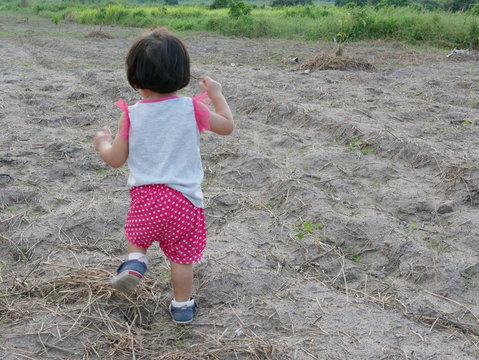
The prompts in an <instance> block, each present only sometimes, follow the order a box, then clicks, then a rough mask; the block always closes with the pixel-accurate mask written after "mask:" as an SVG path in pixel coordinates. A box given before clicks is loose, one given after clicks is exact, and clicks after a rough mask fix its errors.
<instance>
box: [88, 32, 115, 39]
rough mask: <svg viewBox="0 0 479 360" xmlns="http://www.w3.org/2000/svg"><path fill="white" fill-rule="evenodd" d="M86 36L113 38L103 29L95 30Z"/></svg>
mask: <svg viewBox="0 0 479 360" xmlns="http://www.w3.org/2000/svg"><path fill="white" fill-rule="evenodd" d="M85 37H86V38H95V39H113V36H111V35H110V34H108V33H107V32H104V31H102V30H95V31H92V32H90V33H88V34H87V35H85Z"/></svg>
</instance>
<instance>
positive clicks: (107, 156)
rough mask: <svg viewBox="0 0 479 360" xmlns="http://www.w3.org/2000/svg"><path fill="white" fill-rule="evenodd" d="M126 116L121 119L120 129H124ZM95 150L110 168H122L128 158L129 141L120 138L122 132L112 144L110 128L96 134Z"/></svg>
mask: <svg viewBox="0 0 479 360" xmlns="http://www.w3.org/2000/svg"><path fill="white" fill-rule="evenodd" d="M124 121H125V119H124V115H122V116H121V117H120V121H119V122H118V129H122V125H123V122H124ZM94 145H95V150H96V151H98V152H99V153H100V156H101V157H102V159H103V160H104V161H105V162H106V163H107V164H108V165H110V166H112V167H114V168H118V167H120V166H122V165H123V164H124V163H125V162H126V159H127V158H128V139H125V138H124V137H121V136H120V131H118V134H117V135H116V137H115V140H114V141H113V144H112V143H111V132H110V129H109V128H108V126H104V127H103V129H102V130H101V131H99V132H97V133H96V136H95V139H94Z"/></svg>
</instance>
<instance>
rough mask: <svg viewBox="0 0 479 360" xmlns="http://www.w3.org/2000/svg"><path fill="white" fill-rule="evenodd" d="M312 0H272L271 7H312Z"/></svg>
mask: <svg viewBox="0 0 479 360" xmlns="http://www.w3.org/2000/svg"><path fill="white" fill-rule="evenodd" d="M312 4H313V1H312V0H273V2H272V3H271V6H272V7H276V6H296V5H312Z"/></svg>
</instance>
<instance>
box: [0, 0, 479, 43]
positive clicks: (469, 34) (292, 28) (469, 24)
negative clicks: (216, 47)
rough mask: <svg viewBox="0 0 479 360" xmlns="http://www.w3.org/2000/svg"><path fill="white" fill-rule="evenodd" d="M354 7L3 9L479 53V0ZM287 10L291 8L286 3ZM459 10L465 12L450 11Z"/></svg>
mask: <svg viewBox="0 0 479 360" xmlns="http://www.w3.org/2000/svg"><path fill="white" fill-rule="evenodd" d="M276 1H278V0H276ZM341 1H342V0H341ZM345 1H346V0H345ZM355 1H356V2H354V1H353V2H352V1H351V0H347V2H346V4H344V6H342V7H335V6H330V5H324V3H315V4H314V5H305V6H303V5H297V6H275V7H272V6H266V5H264V4H263V5H257V4H258V3H254V2H243V1H241V0H213V1H210V2H208V3H192V2H180V5H177V6H175V5H165V4H173V3H174V1H170V0H162V1H159V2H150V3H144V4H143V3H141V4H140V3H132V2H124V1H123V2H122V1H97V2H88V0H82V2H80V1H61V2H60V1H53V0H50V1H47V0H44V1H36V0H11V1H8V2H3V3H2V5H0V10H10V11H18V12H23V13H34V14H37V15H40V16H43V17H47V18H50V19H52V22H53V23H55V24H57V25H60V24H61V23H62V22H66V21H74V22H78V23H81V24H90V25H98V26H103V25H121V26H133V27H151V26H166V27H168V28H170V29H172V30H173V31H211V32H215V33H218V34H221V35H228V36H231V35H236V36H245V37H252V38H254V37H269V38H289V39H298V40H326V41H332V39H333V38H336V39H337V40H338V41H339V42H351V41H358V40H370V39H385V40H396V41H406V42H409V43H415V44H423V43H425V44H428V45H435V46H439V47H448V48H450V47H459V48H477V47H479V3H478V0H440V1H442V2H441V3H438V2H436V1H435V0H423V2H422V3H415V4H412V5H410V2H409V0H380V1H376V0H370V1H366V0H364V1H363V2H361V1H362V0H355ZM83 2H86V3H83ZM291 3H292V4H301V3H308V2H307V1H305V0H304V1H303V0H292V1H291ZM337 3H338V4H340V2H339V1H337ZM284 4H286V5H287V4H289V2H288V1H286V0H285V1H284ZM358 4H359V5H362V4H365V5H364V6H358ZM270 5H272V2H270ZM446 9H447V10H450V11H446ZM457 9H460V10H466V9H467V11H460V12H451V11H455V10H457Z"/></svg>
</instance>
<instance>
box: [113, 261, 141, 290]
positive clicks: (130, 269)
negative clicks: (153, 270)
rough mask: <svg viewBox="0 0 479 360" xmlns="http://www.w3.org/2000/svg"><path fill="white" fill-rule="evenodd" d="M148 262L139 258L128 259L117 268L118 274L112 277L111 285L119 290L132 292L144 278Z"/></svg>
mask: <svg viewBox="0 0 479 360" xmlns="http://www.w3.org/2000/svg"><path fill="white" fill-rule="evenodd" d="M145 272H146V264H145V263H144V262H142V261H138V260H128V261H125V262H124V263H123V264H121V265H120V266H119V267H118V269H117V270H116V275H115V276H114V277H113V279H111V285H112V286H113V287H114V288H115V289H118V290H121V291H124V292H127V293H131V292H133V291H134V290H135V288H136V285H138V284H139V283H140V281H141V279H143V275H145Z"/></svg>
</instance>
